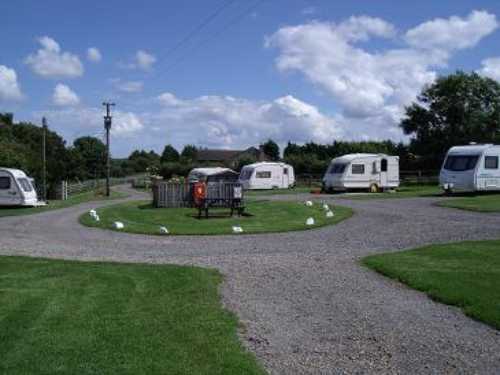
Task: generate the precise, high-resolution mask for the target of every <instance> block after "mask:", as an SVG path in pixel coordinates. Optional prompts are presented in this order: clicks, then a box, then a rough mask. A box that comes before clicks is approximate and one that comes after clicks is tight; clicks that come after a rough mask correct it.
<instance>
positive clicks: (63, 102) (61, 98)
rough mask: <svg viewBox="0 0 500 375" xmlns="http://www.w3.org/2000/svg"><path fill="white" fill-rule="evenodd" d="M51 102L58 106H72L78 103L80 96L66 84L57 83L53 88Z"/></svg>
mask: <svg viewBox="0 0 500 375" xmlns="http://www.w3.org/2000/svg"><path fill="white" fill-rule="evenodd" d="M52 103H54V104H55V105H57V106H60V107H68V106H74V105H78V104H79V103H80V98H79V97H78V95H76V93H75V92H74V91H72V90H71V89H70V88H69V87H68V86H66V85H64V84H62V83H58V84H57V85H56V87H55V88H54V94H53V95H52Z"/></svg>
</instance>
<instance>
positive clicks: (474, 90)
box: [400, 72, 500, 168]
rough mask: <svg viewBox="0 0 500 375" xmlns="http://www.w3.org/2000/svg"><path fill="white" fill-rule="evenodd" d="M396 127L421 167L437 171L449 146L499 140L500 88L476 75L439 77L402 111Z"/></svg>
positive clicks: (456, 74)
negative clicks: (403, 114) (398, 126)
mask: <svg viewBox="0 0 500 375" xmlns="http://www.w3.org/2000/svg"><path fill="white" fill-rule="evenodd" d="M400 126H401V127H402V129H403V131H404V132H405V134H408V135H411V136H412V139H411V144H410V152H413V153H415V154H417V155H420V159H421V160H422V164H423V167H427V168H439V165H440V163H441V162H442V160H443V158H444V156H445V154H446V151H447V150H448V149H449V148H450V147H452V146H455V145H460V144H468V143H469V142H479V143H489V142H491V143H494V142H496V141H498V140H499V139H500V137H499V133H498V131H499V130H500V84H499V83H498V82H496V81H494V80H492V79H490V78H485V77H481V76H479V75H478V74H476V73H471V74H467V73H463V72H456V73H455V74H451V75H449V76H446V77H441V78H439V79H438V80H437V81H436V82H435V83H434V84H432V85H430V86H427V87H425V88H424V90H423V91H422V93H421V94H420V95H419V96H418V98H417V102H415V103H413V104H412V105H410V106H409V107H407V108H406V117H405V118H404V119H403V120H402V122H401V124H400Z"/></svg>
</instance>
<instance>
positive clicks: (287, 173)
mask: <svg viewBox="0 0 500 375" xmlns="http://www.w3.org/2000/svg"><path fill="white" fill-rule="evenodd" d="M281 187H283V188H286V189H288V187H290V170H289V169H288V167H283V185H282V186H281Z"/></svg>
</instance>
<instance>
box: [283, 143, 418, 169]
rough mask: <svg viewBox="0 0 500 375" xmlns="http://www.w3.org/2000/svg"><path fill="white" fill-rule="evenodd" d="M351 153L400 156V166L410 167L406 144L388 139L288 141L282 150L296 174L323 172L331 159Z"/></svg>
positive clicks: (410, 160)
mask: <svg viewBox="0 0 500 375" xmlns="http://www.w3.org/2000/svg"><path fill="white" fill-rule="evenodd" d="M352 153H384V154H388V155H397V156H399V157H400V167H401V168H402V169H411V168H412V165H413V158H412V157H411V155H408V149H407V146H405V145H404V144H403V143H395V142H392V141H390V140H387V141H381V142H374V141H363V142H347V141H334V142H333V143H331V144H328V145H322V144H318V143H314V142H309V143H306V144H304V145H297V144H295V143H292V142H288V145H287V146H286V148H285V150H284V153H283V155H284V159H285V161H286V162H287V163H289V164H291V165H293V167H294V168H295V172H296V173H297V174H304V173H306V174H323V173H324V171H325V169H326V168H327V166H328V164H329V163H330V161H331V159H333V158H336V157H338V156H342V155H345V154H352Z"/></svg>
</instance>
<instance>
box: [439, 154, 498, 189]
mask: <svg viewBox="0 0 500 375" xmlns="http://www.w3.org/2000/svg"><path fill="white" fill-rule="evenodd" d="M499 157H500V146H497V145H492V144H486V145H475V144H474V145H469V146H455V147H452V148H450V149H449V150H448V154H447V155H446V159H445V160H444V162H443V166H442V167H441V172H440V173H439V185H440V186H441V187H442V188H443V190H444V191H446V192H449V193H451V192H454V191H457V192H472V191H488V190H500V169H499V165H498V158H499Z"/></svg>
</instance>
